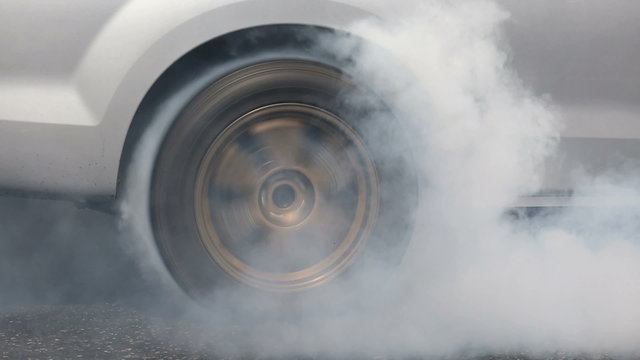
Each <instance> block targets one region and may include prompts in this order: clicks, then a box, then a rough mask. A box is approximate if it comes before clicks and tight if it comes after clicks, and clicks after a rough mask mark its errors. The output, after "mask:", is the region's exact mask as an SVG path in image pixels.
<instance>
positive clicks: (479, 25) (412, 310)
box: [338, 1, 640, 355]
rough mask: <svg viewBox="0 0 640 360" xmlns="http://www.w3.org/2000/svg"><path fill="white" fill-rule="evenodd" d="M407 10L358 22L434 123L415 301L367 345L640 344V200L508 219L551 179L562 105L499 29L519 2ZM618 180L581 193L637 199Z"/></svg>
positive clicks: (411, 255) (412, 262) (398, 90)
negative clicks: (515, 61) (531, 88)
mask: <svg viewBox="0 0 640 360" xmlns="http://www.w3.org/2000/svg"><path fill="white" fill-rule="evenodd" d="M405 5H406V4H405ZM405 9H408V10H410V11H408V12H406V13H404V14H398V21H397V22H395V23H386V24H380V23H372V22H367V23H360V24H356V25H355V26H354V27H353V29H352V30H353V32H354V33H356V34H359V35H361V36H364V37H366V38H367V39H374V41H375V42H376V45H377V46H380V47H382V48H384V49H386V51H389V52H390V53H391V54H392V55H393V57H395V59H396V60H397V61H398V63H399V64H401V65H402V66H404V68H405V70H406V71H408V73H409V74H410V76H411V77H412V79H413V81H407V80H406V77H404V76H401V75H400V73H401V72H399V71H398V72H394V71H393V67H392V66H389V63H388V62H387V61H386V59H387V58H386V57H384V56H380V55H379V54H380V50H378V48H377V47H373V46H371V47H365V48H364V49H363V50H362V51H361V52H360V53H358V54H357V55H356V72H358V73H360V74H362V76H361V79H366V80H367V81H368V84H369V85H370V86H372V87H373V88H374V89H375V90H376V91H377V92H378V93H381V94H384V95H385V98H386V99H387V101H388V103H389V104H390V105H391V106H392V107H393V109H394V111H395V112H396V114H399V118H401V119H403V120H406V121H411V122H413V123H414V125H417V126H414V129H420V130H421V138H422V140H423V142H424V144H423V145H424V147H425V151H420V156H419V157H418V158H417V162H418V165H419V166H420V167H421V169H422V170H423V172H424V174H425V176H426V178H427V179H428V181H427V182H425V184H423V194H422V204H423V207H422V209H421V210H420V212H419V214H418V217H417V219H418V220H417V222H418V228H417V230H416V234H415V238H414V239H413V241H412V243H411V246H410V248H409V251H408V253H407V256H406V258H405V261H404V263H403V265H402V269H401V273H402V278H403V279H405V282H406V283H405V285H406V287H407V289H408V290H407V292H406V294H405V295H404V300H405V301H404V302H403V303H402V304H398V309H395V311H394V312H393V313H394V316H392V317H391V319H390V318H389V317H388V314H387V316H385V317H383V318H382V319H381V318H376V317H375V316H371V318H368V319H366V320H363V322H361V323H359V324H358V327H359V328H361V329H367V330H364V331H365V333H368V334H371V336H372V337H371V338H370V339H368V341H367V342H366V343H367V344H369V347H370V348H373V347H380V350H381V351H382V350H384V349H386V350H389V351H390V352H391V353H400V354H422V355H446V354H452V353H456V352H460V351H464V350H469V351H471V350H472V349H473V351H481V352H511V351H526V352H529V353H532V354H538V355H540V354H544V353H546V352H553V351H569V352H576V353H580V352H596V353H607V352H609V353H618V354H620V353H622V354H630V353H633V352H635V351H638V350H640V306H638V305H637V304H638V303H640V246H639V245H640V244H639V242H638V235H637V234H638V230H639V228H640V222H639V221H638V220H639V219H640V218H639V217H638V216H639V215H640V212H639V211H638V209H637V208H634V207H629V206H622V207H620V206H613V207H611V206H608V207H603V208H585V207H578V208H576V209H573V210H565V211H563V212H561V213H559V214H556V215H554V216H548V217H544V218H542V219H539V220H537V221H531V222H529V223H525V224H521V223H518V224H514V223H513V222H510V221H508V220H507V219H505V218H504V216H503V215H504V212H505V211H506V210H507V209H508V208H509V206H510V204H513V203H514V202H515V201H516V200H517V198H518V197H519V196H521V195H525V194H531V193H535V192H536V191H537V190H539V188H540V184H541V179H542V178H541V177H542V176H544V168H543V166H542V165H543V164H544V161H545V159H546V158H547V157H548V156H551V155H552V154H553V151H554V148H555V143H556V141H557V139H558V136H559V134H560V130H561V121H560V119H558V118H557V117H556V116H555V115H554V111H553V108H552V106H551V104H548V103H545V102H544V101H542V100H540V99H537V98H535V97H534V96H532V95H531V94H530V92H528V91H527V90H526V89H525V88H524V87H523V86H522V84H520V82H519V81H518V79H517V76H516V75H515V74H514V73H513V71H512V70H511V69H510V68H509V62H508V61H509V57H508V55H507V54H508V53H507V50H506V49H505V48H504V44H503V41H502V38H501V33H500V29H501V28H500V26H501V23H502V22H503V21H504V20H505V19H507V17H508V14H507V13H505V12H504V11H503V10H501V9H500V8H499V7H498V6H497V5H496V4H495V3H493V2H490V1H461V2H453V1H452V2H446V1H423V2H419V3H412V6H406V7H405ZM396 11H397V8H396ZM348 44H349V41H348V40H346V41H344V42H343V43H341V44H340V45H338V51H339V52H348V51H352V49H353V48H350V47H349V46H348ZM398 79H403V80H402V81H398ZM619 178H622V179H626V180H625V181H622V182H621V181H614V177H603V178H599V179H591V180H589V179H585V180H584V182H585V184H584V185H583V186H582V187H580V188H578V189H577V191H576V196H598V197H614V198H629V197H631V196H632V197H635V198H637V194H638V189H639V188H638V187H637V186H636V184H635V183H633V181H632V180H629V174H623V175H621V176H617V177H615V179H619ZM376 328H379V329H380V330H379V332H378V333H376V331H371V330H370V329H376ZM354 331H355V329H354ZM372 333H376V334H372ZM365 338H366V336H365ZM374 344H375V345H374Z"/></svg>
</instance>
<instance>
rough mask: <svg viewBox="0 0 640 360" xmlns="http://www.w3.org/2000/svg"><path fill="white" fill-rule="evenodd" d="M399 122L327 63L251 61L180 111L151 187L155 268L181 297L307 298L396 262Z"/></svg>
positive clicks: (402, 150) (401, 225)
mask: <svg viewBox="0 0 640 360" xmlns="http://www.w3.org/2000/svg"><path fill="white" fill-rule="evenodd" d="M415 183H416V182H415V174H414V173H413V171H412V170H411V162H410V156H409V155H408V152H407V147H406V138H403V135H402V130H401V126H400V124H399V123H398V122H397V121H396V119H395V118H394V117H393V116H392V114H391V113H390V112H389V111H388V109H387V108H386V107H385V106H384V104H383V103H382V102H381V101H380V99H378V98H376V97H375V96H374V95H373V94H371V93H369V92H367V91H366V90H365V89H363V88H362V87H360V86H358V85H357V84H356V83H355V82H354V81H353V80H352V79H351V78H349V77H348V76H347V75H345V74H344V73H342V72H341V71H340V70H339V68H338V66H336V64H335V63H332V62H331V61H328V60H326V59H325V60H318V59H309V58H306V57H305V56H299V57H298V56H295V54H294V55H292V53H291V51H289V52H288V55H286V56H281V57H278V56H271V58H264V57H263V58H261V59H260V60H259V61H258V60H256V61H255V62H251V61H247V62H246V63H245V64H242V65H239V66H237V68H235V69H233V70H232V71H228V72H227V73H226V74H224V75H223V76H220V77H218V78H217V79H215V81H213V82H212V83H211V84H210V85H209V86H207V87H206V88H204V89H203V90H202V91H201V92H200V93H199V94H197V95H196V96H195V97H194V98H192V99H190V100H189V101H188V103H187V104H186V106H185V107H184V109H183V110H182V112H181V113H180V115H179V116H178V117H177V118H176V119H175V120H174V122H173V124H172V126H171V127H170V128H169V130H168V132H167V134H166V136H165V138H164V141H163V142H162V145H161V147H160V151H159V153H158V156H157V159H156V163H155V167H154V171H153V179H152V184H151V190H150V191H151V204H150V211H151V220H152V225H153V230H154V234H155V238H156V241H157V243H158V245H159V249H160V251H161V253H162V255H163V257H164V259H165V262H166V264H167V266H168V267H169V269H170V270H171V273H172V274H173V275H174V277H175V279H176V280H177V281H178V283H179V284H180V285H181V286H182V287H183V288H184V289H185V290H187V292H189V293H190V294H192V295H194V296H196V297H198V298H201V297H203V296H204V297H207V296H209V295H211V294H213V293H215V292H216V291H218V290H221V289H223V288H226V287H229V286H231V287H233V288H236V289H237V288H242V289H244V290H245V291H249V292H253V293H265V292H266V293H274V292H275V293H291V292H296V293H300V292H308V291H309V290H310V289H312V288H324V287H325V286H327V285H329V284H331V283H335V282H336V281H339V280H338V279H341V280H344V279H346V278H349V277H350V275H353V274H354V273H356V272H358V270H359V269H360V270H364V269H365V266H364V264H365V263H367V262H369V263H373V262H375V263H377V264H381V263H382V264H389V263H396V262H397V261H399V259H400V257H401V256H402V253H403V252H404V249H405V247H406V244H407V240H408V236H409V235H410V229H411V225H412V220H411V214H412V213H413V210H414V208H415V205H416V200H415V199H416V191H417V189H416V185H415Z"/></svg>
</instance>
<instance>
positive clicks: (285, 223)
mask: <svg viewBox="0 0 640 360" xmlns="http://www.w3.org/2000/svg"><path fill="white" fill-rule="evenodd" d="M258 201H259V206H260V210H261V211H262V215H263V216H264V217H265V219H266V220H267V221H268V222H269V224H272V225H276V226H282V227H289V226H295V225H298V224H300V223H301V222H303V221H304V220H305V219H307V218H308V217H309V214H311V211H312V210H313V206H314V204H315V192H314V189H313V185H312V184H311V181H309V178H307V176H305V175H304V174H303V173H301V172H300V171H298V170H279V171H276V172H275V173H274V174H272V175H270V176H269V177H267V179H266V180H265V181H264V182H263V183H262V186H261V188H260V195H259V197H258Z"/></svg>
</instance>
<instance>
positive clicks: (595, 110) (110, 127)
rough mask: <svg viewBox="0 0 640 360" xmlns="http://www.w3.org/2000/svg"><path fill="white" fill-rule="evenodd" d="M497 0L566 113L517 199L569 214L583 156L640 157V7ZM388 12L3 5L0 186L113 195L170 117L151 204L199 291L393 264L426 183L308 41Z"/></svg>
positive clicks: (183, 277) (336, 65) (307, 2)
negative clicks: (535, 184)
mask: <svg viewBox="0 0 640 360" xmlns="http://www.w3.org/2000/svg"><path fill="white" fill-rule="evenodd" d="M502 3H503V4H504V5H505V6H506V7H507V8H508V9H509V10H511V11H512V12H513V13H514V19H515V21H513V22H510V23H508V24H507V27H508V35H509V40H510V42H511V46H512V47H513V49H514V61H515V64H516V66H517V67H518V71H519V72H520V73H521V75H522V76H523V78H524V79H525V81H526V82H528V83H530V84H532V85H533V86H534V87H536V89H537V90H539V91H540V92H550V93H552V95H553V96H554V99H555V100H557V102H558V103H559V107H560V110H561V112H562V113H563V114H564V115H565V117H566V119H567V124H568V125H567V127H566V129H565V130H564V133H563V135H564V137H565V138H564V141H563V142H562V144H561V148H562V149H564V154H565V155H564V157H563V158H562V159H560V158H558V159H556V160H553V161H551V163H550V164H549V168H550V169H553V171H549V172H548V176H547V177H546V179H545V188H544V190H543V191H542V192H541V193H540V194H538V195H537V196H533V195H532V196H529V197H523V198H521V199H520V202H519V203H517V204H515V205H516V206H533V207H545V206H558V205H563V204H565V202H566V199H567V195H569V194H570V193H571V190H572V182H571V174H572V172H571V170H572V168H574V167H575V166H576V164H580V165H581V166H587V167H588V166H593V167H594V168H597V169H601V168H603V166H605V165H608V164H609V160H608V159H609V158H608V157H609V156H610V155H611V154H614V153H620V152H623V153H624V152H626V153H627V154H626V155H631V156H633V155H636V154H635V150H634V149H635V148H634V146H635V144H636V141H637V139H640V127H639V126H637V120H638V119H637V118H638V114H640V112H638V104H640V95H639V94H640V71H639V70H638V69H640V67H638V66H637V64H640V50H639V49H640V43H639V42H638V41H639V40H638V39H640V34H639V33H638V25H637V24H638V23H639V22H638V21H637V20H638V19H639V16H638V7H637V6H636V5H635V2H633V1H631V0H629V1H626V2H625V1H622V0H618V1H612V2H605V1H595V0H585V1H569V0H566V1H564V0H563V1H552V2H550V1H545V2H525V1H522V2H517V1H503V2H502ZM382 8H383V6H381V4H380V2H375V1H372V2H370V1H365V0H341V1H329V0H244V1H240V0H189V1H181V2H177V1H165V0H104V1H61V0H60V1H51V0H21V1H3V2H2V3H1V4H0V189H2V193H4V194H13V193H26V194H29V195H30V196H52V195H53V196H62V197H68V198H70V199H73V200H75V201H79V202H92V203H93V202H96V201H97V202H105V203H110V202H113V201H114V200H116V199H117V198H118V197H119V196H121V195H122V193H123V192H124V191H125V190H126V189H125V187H124V185H125V184H126V183H127V181H126V180H127V176H128V175H130V173H131V171H130V170H129V167H130V165H131V161H132V159H133V158H134V152H135V150H136V149H137V146H138V144H139V142H140V140H141V139H142V138H143V137H144V134H145V131H147V130H148V129H150V128H151V127H153V125H154V124H156V123H158V122H162V121H167V123H166V125H167V126H168V130H167V132H166V134H164V135H163V137H162V138H161V139H160V141H159V144H158V146H159V148H160V150H159V152H158V154H157V156H156V157H155V158H154V159H153V173H152V174H153V175H152V180H151V185H150V189H149V195H150V196H149V209H150V217H151V223H152V225H153V233H154V235H155V240H156V242H157V244H158V247H159V250H160V252H161V254H162V256H163V259H164V261H165V263H166V264H167V266H168V268H169V270H170V271H171V273H172V275H173V276H174V277H175V278H176V280H177V281H178V283H179V284H180V285H182V287H183V288H184V289H185V290H187V292H189V293H191V294H193V295H194V296H200V295H202V294H207V293H209V292H210V291H211V289H213V288H215V287H219V286H221V285H224V284H236V283H240V284H244V285H247V288H250V289H260V290H261V291H267V292H299V291H305V290H308V289H311V288H315V287H317V286H319V285H322V284H325V283H328V282H329V281H330V280H332V279H334V278H339V275H342V274H345V271H346V270H347V269H350V268H352V267H353V264H354V263H358V262H357V261H356V260H357V259H358V258H362V257H363V255H362V254H365V253H366V254H370V255H371V257H373V258H375V259H376V260H380V261H384V262H390V263H395V262H397V261H398V260H399V259H400V257H401V256H402V254H403V252H404V249H405V248H406V245H407V242H408V239H409V237H410V234H411V228H412V222H413V220H412V217H411V216H409V215H408V214H411V213H413V210H414V209H415V207H416V206H417V204H416V199H417V196H416V194H417V191H418V185H417V184H418V181H417V176H418V175H417V174H416V171H414V169H413V166H412V163H411V159H410V156H409V155H408V151H407V153H406V154H400V155H398V156H395V155H394V159H393V161H388V160H389V159H388V157H389V156H391V155H390V154H388V153H386V151H384V149H383V147H381V146H378V139H379V138H378V137H376V136H375V134H371V133H370V132H369V131H367V130H366V128H367V127H369V125H370V124H364V121H363V119H365V118H369V117H370V115H371V114H372V113H376V114H380V113H385V112H387V111H388V110H387V109H386V108H385V107H384V105H379V104H378V103H375V104H367V105H360V106H355V105H353V104H352V103H349V102H346V101H343V99H345V98H348V97H347V96H344V94H345V93H348V94H356V95H357V94H362V93H367V91H368V90H367V89H366V88H365V87H362V86H360V84H358V82H357V81H354V80H353V79H351V78H350V77H349V76H348V75H349V74H348V73H346V72H344V70H345V69H343V65H344V62H343V60H344V59H339V58H338V57H336V56H334V54H330V53H325V52H322V51H318V50H313V49H312V47H310V46H309V43H310V39H312V38H315V37H318V36H322V35H323V34H332V33H335V32H345V31H348V30H349V29H350V25H351V24H352V23H353V22H355V21H357V20H360V19H369V18H382V19H384V18H385V16H387V14H386V13H384V12H383V11H382V10H381V9H382ZM607 17H609V18H607ZM597 18H600V19H601V20H602V21H601V22H600V23H599V24H600V25H598V26H596V25H594V24H595V19H597ZM634 19H635V22H634ZM603 24H604V25H603ZM362 40H363V41H365V42H366V41H367V40H368V39H366V38H365V39H362ZM617 54H619V56H618V55H617ZM176 94H178V95H176ZM337 94H340V96H337ZM380 103H382V104H383V103H384V101H380ZM172 109H173V110H172ZM377 118H380V117H379V116H377ZM387 118H388V119H393V121H388V122H384V123H378V124H377V125H379V126H377V128H378V130H380V131H382V132H384V134H385V136H386V139H387V140H388V141H390V142H392V143H410V141H405V140H406V139H407V138H410V137H411V134H410V133H411V131H405V130H406V129H405V126H404V124H403V123H402V122H401V121H400V120H399V119H396V118H395V117H394V116H393V115H392V114H388V116H387ZM212 119H215V121H213V120H212ZM365 125H366V126H365ZM407 133H408V134H407ZM405 155H406V156H405ZM389 234H394V235H393V236H389ZM391 239H392V240H391Z"/></svg>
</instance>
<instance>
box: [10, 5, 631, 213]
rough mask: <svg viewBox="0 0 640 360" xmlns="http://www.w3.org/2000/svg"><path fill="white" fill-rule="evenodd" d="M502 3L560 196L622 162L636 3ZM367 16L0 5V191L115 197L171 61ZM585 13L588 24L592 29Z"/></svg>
mask: <svg viewBox="0 0 640 360" xmlns="http://www.w3.org/2000/svg"><path fill="white" fill-rule="evenodd" d="M502 3H503V5H504V6H506V8H507V9H508V10H510V11H512V13H513V14H514V15H513V19H512V20H510V21H509V22H508V23H507V30H508V36H509V39H510V43H511V47H512V48H513V49H514V53H513V59H514V63H515V65H516V67H517V70H518V72H519V74H520V75H521V76H522V77H523V78H524V80H525V83H527V84H529V85H532V86H534V88H535V89H536V91H537V92H539V93H543V94H546V93H550V94H551V95H552V98H553V99H554V100H555V101H556V103H557V104H558V105H559V108H560V110H561V112H562V113H563V114H564V115H565V118H566V120H567V126H566V128H565V130H564V133H563V135H564V136H565V141H563V144H564V145H563V149H564V150H565V152H564V153H565V155H564V156H563V157H562V158H558V159H556V160H555V161H554V162H553V164H551V165H550V168H551V169H552V171H549V172H548V173H549V174H548V175H547V181H546V188H548V189H552V190H570V189H571V186H572V183H571V178H570V177H571V176H570V172H571V171H569V170H570V168H575V167H576V166H578V165H577V164H580V166H585V167H587V168H597V169H600V170H601V169H602V167H603V166H606V165H607V161H608V160H607V158H608V156H609V155H611V154H614V153H621V152H622V153H624V155H626V156H632V157H633V156H635V155H636V153H637V151H636V150H637V145H636V139H639V138H640V126H638V125H637V124H638V123H637V117H638V116H639V114H640V106H639V104H640V95H639V94H640V85H639V84H640V71H639V70H638V69H639V68H638V67H637V64H638V63H640V45H639V43H638V41H639V40H638V39H639V38H640V36H635V35H638V25H637V24H638V23H639V22H638V20H639V18H640V15H638V9H637V6H635V5H634V3H633V2H632V1H614V2H606V3H605V2H602V1H568V0H567V1H560V2H549V1H544V2H536V3H535V4H534V3H528V2H527V3H526V4H525V3H524V2H517V1H503V2H502ZM378 5H379V4H378ZM380 8H381V7H380V6H377V5H376V2H367V1H359V0H348V1H328V0H248V1H222V0H220V1H216V0H214V1H212V0H194V1H188V2H184V3H180V4H178V3H175V2H171V1H158V0H128V1H126V0H108V1H97V2H85V1H77V0H56V1H49V0H27V1H13V2H11V1H7V2H3V3H2V4H1V5H0V47H1V50H2V55H1V56H0V169H1V170H2V171H0V188H2V189H4V190H5V192H7V191H18V192H27V193H45V194H66V195H71V196H74V197H77V198H83V197H94V196H95V197H105V198H111V197H114V196H115V195H116V191H117V184H118V181H119V177H120V175H121V174H120V173H121V166H120V162H121V159H122V157H123V149H124V144H125V140H126V138H127V134H128V131H129V129H130V127H131V125H132V124H131V122H132V119H133V117H134V114H135V112H136V109H137V108H138V106H139V104H140V102H141V100H142V98H143V97H144V95H145V93H146V92H147V91H148V90H149V89H150V88H151V86H152V85H153V83H154V81H155V80H156V79H157V78H158V77H159V76H160V75H161V74H162V73H163V71H165V70H166V69H167V68H168V67H169V66H170V65H171V64H172V63H173V62H175V61H176V60H177V59H178V58H180V57H181V56H182V55H184V54H186V53H187V52H189V51H190V50H191V49H193V48H195V47H196V46H197V45H199V44H201V43H203V42H205V41H207V40H210V39H214V38H216V37H219V36H221V35H223V34H226V33H230V32H233V31H237V30H241V29H246V28H252V27H256V26H261V25H269V24H290V23H294V24H307V25H317V26H322V27H328V28H333V29H345V28H346V27H347V26H348V25H349V24H350V23H352V22H353V21H355V20H358V19H362V18H369V17H384V16H385V14H384V13H382V12H381V11H380ZM596 17H600V18H601V22H600V25H598V26H593V23H594V19H595V18H596ZM585 154H588V156H585ZM600 170H598V171H600ZM537 201H538V203H539V204H541V205H544V201H542V202H540V201H541V200H540V198H539V199H538V200H537ZM549 201H550V203H554V201H553V199H549Z"/></svg>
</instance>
